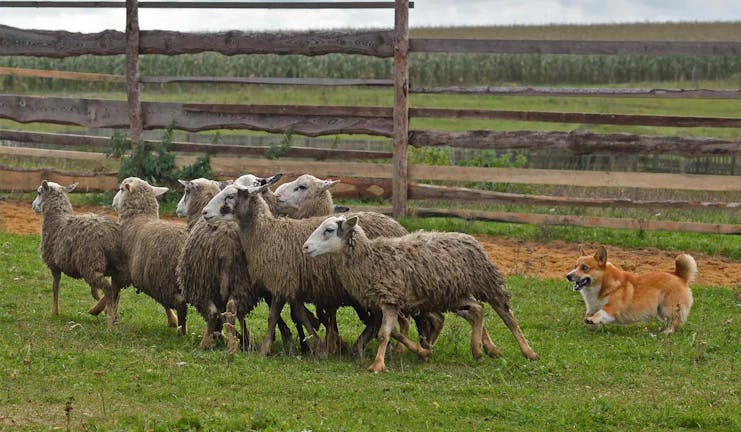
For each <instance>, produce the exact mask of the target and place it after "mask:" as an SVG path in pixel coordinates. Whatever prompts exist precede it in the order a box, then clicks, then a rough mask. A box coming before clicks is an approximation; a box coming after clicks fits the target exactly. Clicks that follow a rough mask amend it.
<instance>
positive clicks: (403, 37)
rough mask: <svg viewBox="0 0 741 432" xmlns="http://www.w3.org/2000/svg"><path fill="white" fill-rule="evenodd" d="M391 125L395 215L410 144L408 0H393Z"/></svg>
mask: <svg viewBox="0 0 741 432" xmlns="http://www.w3.org/2000/svg"><path fill="white" fill-rule="evenodd" d="M393 122H394V126H393V135H392V142H393V145H394V157H393V160H392V167H393V168H392V169H393V172H392V193H393V197H392V202H393V207H394V217H401V216H405V215H406V212H407V194H408V190H407V184H408V175H409V167H408V163H409V162H408V153H409V152H408V146H409V2H408V0H396V11H395V13H394V119H393Z"/></svg>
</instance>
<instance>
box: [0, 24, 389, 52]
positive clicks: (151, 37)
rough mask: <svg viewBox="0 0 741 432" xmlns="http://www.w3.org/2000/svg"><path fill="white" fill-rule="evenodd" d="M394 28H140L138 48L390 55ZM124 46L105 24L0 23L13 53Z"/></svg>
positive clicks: (0, 41) (1, 42) (3, 47)
mask: <svg viewBox="0 0 741 432" xmlns="http://www.w3.org/2000/svg"><path fill="white" fill-rule="evenodd" d="M392 42H393V32H392V31H371V30H363V31H339V30H338V31H310V32H301V33H298V32H295V33H289V32H274V33H266V32H263V33H257V32H254V33H247V32H241V31H229V32H221V33H182V32H175V31H164V30H156V31H142V32H140V44H139V49H140V51H139V53H140V54H164V55H177V54H193V53H199V52H206V51H214V52H218V53H221V54H225V55H236V54H298V55H307V56H315V55H323V54H330V53H340V54H361V55H369V56H376V57H391V56H393V47H392ZM125 52H126V35H125V33H123V32H119V31H114V30H106V31H103V32H99V33H72V32H66V31H47V30H24V29H18V28H14V27H9V26H4V25H0V53H2V54H3V55H15V56H38V57H51V58H64V57H72V56H79V55H85V54H91V55H117V54H124V53H125Z"/></svg>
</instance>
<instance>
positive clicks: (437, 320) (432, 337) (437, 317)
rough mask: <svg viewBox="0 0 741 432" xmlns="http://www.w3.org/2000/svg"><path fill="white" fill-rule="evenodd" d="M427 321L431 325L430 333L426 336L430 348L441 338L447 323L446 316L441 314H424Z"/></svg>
mask: <svg viewBox="0 0 741 432" xmlns="http://www.w3.org/2000/svg"><path fill="white" fill-rule="evenodd" d="M424 317H425V319H426V320H427V322H428V324H429V325H430V328H429V332H428V334H427V335H426V338H427V343H428V344H429V345H430V348H431V347H432V346H434V345H435V342H437V338H438V337H440V333H441V332H442V331H443V324H444V323H445V314H443V313H441V312H428V313H426V314H424Z"/></svg>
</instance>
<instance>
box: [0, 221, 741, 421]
mask: <svg viewBox="0 0 741 432" xmlns="http://www.w3.org/2000/svg"><path fill="white" fill-rule="evenodd" d="M38 242H39V237H38V236H21V235H12V234H6V233H0V368H1V369H2V370H3V379H2V380H0V406H2V407H3V408H2V417H1V419H0V421H2V422H3V423H2V424H3V426H4V427H5V426H6V425H7V427H9V428H12V429H20V430H49V429H70V430H162V431H164V430H216V431H220V430H316V431H323V430H369V429H383V430H463V429H465V430H514V431H525V430H528V431H529V430H566V431H570V430H573V431H578V430H587V429H594V430H604V431H611V430H646V429H647V428H649V429H651V430H656V431H672V430H678V429H689V428H698V429H699V428H702V429H709V430H719V431H723V430H728V431H731V430H739V429H740V428H741V414H739V412H738V406H739V403H740V402H741V400H739V399H740V396H741V395H740V394H739V391H738V389H737V386H735V385H733V383H735V382H737V381H738V376H737V375H738V369H739V366H741V364H740V359H741V351H740V350H739V347H741V343H740V341H739V335H741V325H740V324H739V321H738V319H736V318H737V315H738V311H737V308H738V305H737V303H738V298H737V297H734V293H733V292H732V291H731V290H730V289H727V288H723V287H693V292H694V294H695V306H694V307H693V310H692V312H691V314H690V317H689V321H688V322H687V323H686V325H685V326H683V327H682V328H680V330H679V331H678V332H677V333H676V334H674V335H672V336H665V335H661V334H659V333H658V332H659V330H660V328H661V327H660V325H659V323H658V322H648V323H645V324H640V325H633V326H625V327H619V326H615V327H600V328H595V329H591V328H587V327H585V326H584V325H583V324H582V317H583V313H584V305H583V302H582V300H581V297H580V296H579V295H578V294H576V293H574V292H573V291H572V290H571V289H570V288H569V287H568V286H567V284H566V282H565V281H553V280H538V279H533V278H525V277H519V276H517V277H511V278H509V279H508V280H507V284H508V289H509V290H510V291H511V292H512V294H513V298H512V302H511V305H512V308H513V310H514V313H515V315H516V316H517V318H518V320H519V322H520V324H521V326H522V328H523V331H524V332H525V334H526V336H527V337H528V339H529V341H530V343H531V345H532V346H533V348H534V349H535V350H536V351H537V352H538V353H539V354H540V356H541V360H540V361H537V362H530V361H527V360H525V359H524V358H523V357H522V356H521V355H520V354H519V352H518V349H517V346H516V344H515V342H514V340H513V338H512V336H511V335H510V333H509V331H508V330H507V329H506V327H505V326H504V325H503V324H502V322H501V321H500V320H499V318H498V317H497V316H496V314H495V313H493V311H492V310H491V309H490V308H488V307H487V310H486V314H487V327H488V329H489V330H490V333H491V336H492V338H493V339H494V341H495V343H497V345H498V346H499V347H500V348H501V349H502V351H503V357H501V358H499V359H491V358H485V359H483V360H482V361H474V360H472V359H471V356H470V350H469V346H468V338H469V335H470V327H469V326H468V324H467V323H466V322H465V321H463V320H462V319H460V318H457V317H453V316H449V317H448V319H447V320H446V323H445V328H444V331H443V334H442V335H441V337H440V340H439V342H438V344H437V346H436V347H435V350H434V353H433V355H432V357H431V359H430V361H429V362H428V363H426V364H422V363H420V362H419V361H418V360H417V359H416V358H415V357H414V356H413V355H411V354H410V353H408V352H407V353H402V354H397V353H389V357H388V358H387V364H388V366H389V369H390V370H389V372H387V373H383V374H379V375H373V374H369V373H367V372H366V371H365V367H366V366H367V365H368V364H369V363H370V361H371V358H372V350H373V349H374V348H375V344H374V345H373V346H372V347H370V348H369V351H368V354H367V355H366V358H365V359H363V360H359V359H355V358H352V357H349V356H336V357H335V356H332V357H329V358H312V357H307V356H302V355H297V354H295V353H294V354H290V355H289V354H285V353H282V352H281V351H280V350H279V349H278V348H276V350H275V351H274V355H273V356H271V357H269V358H266V359H261V358H258V357H257V356H256V355H255V354H254V353H248V354H237V355H236V356H235V357H233V358H230V357H229V356H228V355H227V353H226V349H225V348H224V347H217V348H215V349H213V350H209V351H203V350H201V349H200V348H199V347H198V343H199V339H200V334H201V332H202V331H203V329H204V323H203V321H202V319H201V318H200V317H199V316H198V315H197V314H196V313H195V312H194V311H193V310H192V309H191V311H190V312H191V313H190V315H189V323H190V329H189V334H188V335H187V336H185V337H178V336H177V335H176V332H175V331H174V330H173V329H171V328H168V327H166V324H165V318H164V316H163V314H162V311H161V307H159V306H158V305H156V304H155V302H154V301H152V300H151V299H149V298H148V297H146V296H145V295H137V294H136V293H135V291H134V290H133V289H127V290H124V292H123V293H122V298H121V304H120V312H121V323H120V324H119V325H117V326H115V327H113V328H107V326H106V324H105V319H104V318H102V317H92V316H90V315H87V314H86V313H85V311H86V310H87V307H88V306H89V305H90V304H91V303H92V298H91V297H90V294H89V289H88V288H87V287H86V286H85V285H84V283H81V282H80V281H77V280H72V279H70V278H67V277H63V278H62V290H61V296H60V308H61V313H60V315H59V316H51V315H50V309H51V277H50V275H49V272H48V271H47V270H46V269H45V268H44V266H43V265H42V264H41V262H40V259H39V257H38ZM266 314H267V308H266V307H264V306H260V307H259V308H257V310H255V311H254V312H253V313H252V315H251V316H250V317H249V323H248V324H249V326H250V330H251V332H252V333H253V335H254V336H256V337H258V338H260V337H262V336H263V335H264V333H265V318H266ZM286 315H287V314H286ZM285 318H288V317H287V316H286V317H285ZM339 327H340V331H341V334H342V335H343V337H344V339H345V340H346V341H349V342H351V341H352V340H353V338H354V337H355V336H356V335H357V334H358V333H359V331H360V325H359V324H358V320H357V318H356V317H355V315H354V313H353V312H352V311H350V310H345V309H343V310H341V312H340V316H339ZM276 345H277V346H279V345H280V344H276Z"/></svg>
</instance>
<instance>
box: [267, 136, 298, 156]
mask: <svg viewBox="0 0 741 432" xmlns="http://www.w3.org/2000/svg"><path fill="white" fill-rule="evenodd" d="M292 141H293V131H292V130H291V129H289V130H287V131H286V133H285V134H284V135H283V139H281V140H280V142H278V143H273V144H270V147H268V148H267V149H265V157H266V158H268V159H270V160H275V159H279V158H281V157H282V156H284V155H285V154H286V153H288V150H290V149H291V146H292V145H293V144H292Z"/></svg>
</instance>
